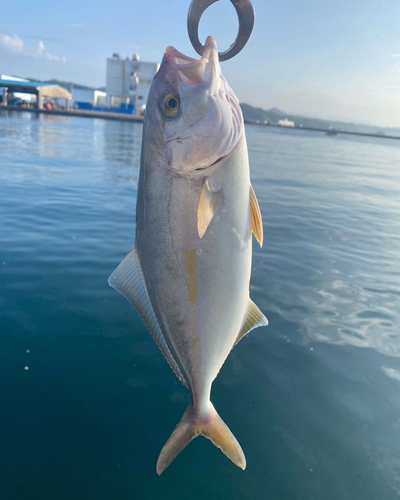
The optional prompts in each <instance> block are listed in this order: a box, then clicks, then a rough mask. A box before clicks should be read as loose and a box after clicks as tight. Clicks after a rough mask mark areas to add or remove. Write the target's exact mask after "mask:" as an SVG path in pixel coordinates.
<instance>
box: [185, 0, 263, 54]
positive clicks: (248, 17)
mask: <svg viewBox="0 0 400 500" xmlns="http://www.w3.org/2000/svg"><path fill="white" fill-rule="evenodd" d="M217 1H218V0H192V3H191V4H190V7H189V13H188V20H187V26H188V33H189V38H190V41H191V42H192V45H193V48H194V50H195V51H196V52H197V53H198V54H200V55H202V53H203V48H204V45H202V44H201V43H200V40H199V22H200V18H201V16H202V15H203V12H204V11H205V10H206V9H207V8H208V7H209V6H210V5H212V4H213V3H215V2H217ZM230 1H231V3H232V4H233V6H234V7H235V9H236V12H237V15H238V19H239V31H238V34H237V37H236V40H235V41H234V42H233V44H232V45H231V46H230V47H229V49H228V50H225V52H218V56H219V60H220V61H227V60H228V59H231V58H232V57H234V56H236V55H237V54H239V52H240V51H241V50H242V49H243V47H244V46H245V45H246V43H247V41H248V39H249V38H250V35H251V32H252V31H253V26H254V7H253V5H252V3H251V1H250V0H230Z"/></svg>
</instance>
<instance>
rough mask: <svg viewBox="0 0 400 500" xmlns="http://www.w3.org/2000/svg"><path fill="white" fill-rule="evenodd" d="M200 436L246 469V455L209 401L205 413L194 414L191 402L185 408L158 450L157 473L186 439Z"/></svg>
mask: <svg viewBox="0 0 400 500" xmlns="http://www.w3.org/2000/svg"><path fill="white" fill-rule="evenodd" d="M200 435H202V436H204V437H206V438H207V439H210V440H211V441H212V443H213V444H214V445H215V446H216V447H217V448H220V449H221V451H222V452H223V453H224V454H225V455H226V456H227V457H228V458H229V459H230V460H232V462H233V463H234V464H236V465H237V466H238V467H240V468H242V469H243V470H244V469H245V468H246V458H245V456H244V453H243V450H242V448H241V446H240V444H239V443H238V441H237V440H236V438H235V436H234V435H233V434H232V432H231V431H230V430H229V428H228V426H227V425H226V424H225V422H224V421H223V420H222V418H221V417H220V416H219V415H218V413H217V411H216V410H215V408H214V406H213V405H212V403H211V402H210V403H209V408H208V411H207V413H206V415H198V414H197V413H196V411H195V409H194V407H193V406H192V405H189V406H188V407H187V409H186V411H185V413H184V414H183V417H182V418H181V420H180V421H179V423H178V425H177V426H176V427H175V429H174V431H173V433H172V434H171V436H170V438H169V439H168V441H167V442H166V443H165V445H164V447H163V449H162V450H161V453H160V456H159V457H158V461H157V474H158V475H160V474H162V473H163V472H164V470H165V469H166V468H167V467H168V466H169V465H170V463H171V462H172V461H173V460H174V459H175V458H176V457H177V456H178V455H179V453H180V452H181V451H182V450H183V449H185V448H186V446H187V445H188V444H189V443H190V441H191V440H192V439H194V438H196V437H197V436H200Z"/></svg>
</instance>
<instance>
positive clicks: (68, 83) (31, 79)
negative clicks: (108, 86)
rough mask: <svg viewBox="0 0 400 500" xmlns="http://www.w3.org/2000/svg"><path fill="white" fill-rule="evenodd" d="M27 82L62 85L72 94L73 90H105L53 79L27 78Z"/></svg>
mask: <svg viewBox="0 0 400 500" xmlns="http://www.w3.org/2000/svg"><path fill="white" fill-rule="evenodd" d="M26 79H27V80H30V81H32V82H45V83H54V85H60V87H64V88H65V89H67V90H69V91H70V92H71V91H72V89H73V88H74V89H84V90H104V88H103V87H102V88H101V89H96V88H94V87H88V86H86V85H79V83H73V82H64V81H62V80H57V79H55V78H53V79H52V80H38V79H37V78H28V77H26Z"/></svg>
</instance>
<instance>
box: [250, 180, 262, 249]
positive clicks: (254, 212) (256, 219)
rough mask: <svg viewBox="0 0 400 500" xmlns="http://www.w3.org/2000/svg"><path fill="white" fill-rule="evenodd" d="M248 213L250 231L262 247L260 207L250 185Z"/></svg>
mask: <svg viewBox="0 0 400 500" xmlns="http://www.w3.org/2000/svg"><path fill="white" fill-rule="evenodd" d="M250 213H251V230H252V231H253V233H254V236H255V237H256V240H257V241H258V243H259V244H260V247H262V246H263V241H264V230H263V222H262V216H261V210H260V205H259V204H258V200H257V196H256V193H255V192H254V189H253V186H252V185H251V184H250Z"/></svg>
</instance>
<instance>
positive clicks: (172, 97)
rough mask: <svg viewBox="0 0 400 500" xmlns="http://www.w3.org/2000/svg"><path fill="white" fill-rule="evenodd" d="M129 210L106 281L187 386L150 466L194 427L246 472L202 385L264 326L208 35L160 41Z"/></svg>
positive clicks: (249, 201)
mask: <svg viewBox="0 0 400 500" xmlns="http://www.w3.org/2000/svg"><path fill="white" fill-rule="evenodd" d="M136 218H137V225H136V243H135V247H134V248H133V250H132V251H131V252H130V253H129V254H128V255H127V257H126V258H125V259H124V260H123V261H122V262H121V264H120V265H119V266H118V267H117V269H116V270H115V271H114V272H113V274H112V275H111V276H110V279H109V283H110V285H111V286H112V287H114V288H115V289H116V290H118V291H119V292H120V293H121V294H122V295H124V296H125V297H126V298H127V299H128V300H129V301H130V302H131V304H132V305H133V306H134V307H135V308H136V309H137V310H138V312H139V313H140V314H141V316H142V318H143V320H144V321H145V323H146V325H147V327H148V328H149V330H150V331H151V333H152V335H153V337H154V339H155V340H156V342H157V344H158V346H159V347H160V349H161V351H162V352H163V354H164V356H165V357H166V359H167V361H168V362H169V364H170V365H171V368H172V369H173V370H174V372H175V373H176V375H177V376H178V378H179V380H180V381H181V382H182V384H184V385H185V386H186V387H187V388H188V389H189V390H190V394H191V404H190V405H189V407H188V408H187V410H186V411H185V413H184V415H183V417H182V419H181V421H180V422H179V423H178V425H177V427H176V428H175V430H174V431H173V433H172V435H171V437H170V438H169V439H168V441H167V443H166V444H165V446H164V448H163V449H162V451H161V454H160V456H159V459H158V462H157V472H158V474H161V473H162V472H163V471H164V470H165V469H166V468H167V467H168V465H169V464H170V463H171V462H172V461H173V460H174V458H175V457H176V456H177V455H178V454H179V453H180V452H181V451H182V450H183V449H184V448H185V446H186V445H187V444H188V443H189V442H190V441H191V440H192V439H193V438H195V437H197V436H199V435H200V434H201V435H203V436H205V437H207V438H209V439H211V441H212V442H213V443H214V444H215V446H217V447H218V448H221V450H222V451H223V453H225V455H226V456H228V457H229V458H230V459H231V460H232V461H233V462H234V463H235V464H236V465H238V466H239V467H241V468H242V469H245V467H246V459H245V456H244V454H243V451H242V449H241V447H240V445H239V443H238V442H237V440H236V438H235V437H234V436H233V434H232V433H231V431H230V430H229V428H228V427H227V426H226V425H225V423H224V422H223V421H222V419H221V418H220V416H219V415H218V413H217V412H216V410H215V408H214V406H213V405H212V403H211V401H210V392H211V385H212V382H213V380H214V379H215V377H216V376H217V374H218V372H219V370H220V368H221V366H222V365H223V364H224V362H225V359H226V358H227V356H228V354H229V352H230V351H231V349H232V348H233V347H234V346H235V345H236V344H237V342H238V341H239V340H240V339H241V338H242V337H243V336H244V335H245V334H246V333H247V332H249V331H250V330H252V329H253V328H255V327H257V326H262V325H267V324H268V321H267V319H266V318H265V316H264V315H263V314H262V312H261V311H260V310H259V309H258V307H257V306H256V305H255V304H254V303H253V302H252V301H251V299H250V296H249V282H250V274H251V257H252V236H251V235H252V232H253V233H254V235H255V237H256V238H257V240H258V242H259V243H260V245H262V241H263V226H262V220H261V213H260V209H259V206H258V202H257V199H256V196H255V194H254V191H253V189H252V187H251V184H250V173H249V162H248V152H247V144H246V137H245V131H244V124H243V117H242V112H241V109H240V106H239V102H238V99H237V98H236V96H235V94H234V93H233V91H232V89H231V88H230V87H229V85H228V83H227V81H226V80H225V78H224V77H223V76H222V73H221V68H220V65H219V61H218V51H217V46H216V43H215V40H214V39H213V38H212V37H208V38H207V41H206V44H205V47H204V50H203V55H202V57H201V59H200V60H196V59H192V58H190V57H187V56H185V55H183V54H181V53H179V52H178V51H177V50H175V49H174V48H173V47H168V48H167V49H166V52H165V55H164V58H163V61H162V64H161V67H160V70H159V71H158V73H157V75H156V76H155V78H154V80H153V83H152V86H151V90H150V94H149V98H148V103H147V107H146V117H145V120H144V128H143V142H142V154H141V166H140V177H139V186H138V198H137V209H136Z"/></svg>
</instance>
